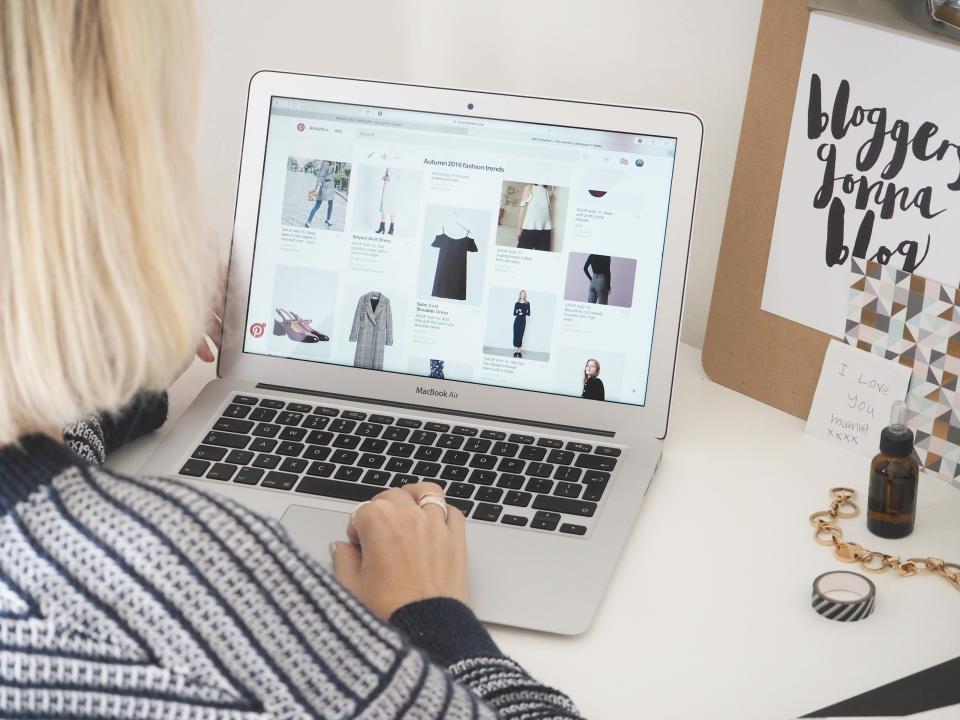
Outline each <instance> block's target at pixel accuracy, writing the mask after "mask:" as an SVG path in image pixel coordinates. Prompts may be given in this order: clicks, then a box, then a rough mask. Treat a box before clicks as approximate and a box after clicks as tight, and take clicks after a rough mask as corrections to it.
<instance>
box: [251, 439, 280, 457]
mask: <svg viewBox="0 0 960 720" xmlns="http://www.w3.org/2000/svg"><path fill="white" fill-rule="evenodd" d="M276 446H277V441H276V440H270V439H268V438H254V440H253V442H252V443H250V447H249V448H247V449H248V450H253V451H254V452H265V453H269V452H273V449H274V448H275V447H276Z"/></svg>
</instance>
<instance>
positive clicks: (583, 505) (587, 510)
mask: <svg viewBox="0 0 960 720" xmlns="http://www.w3.org/2000/svg"><path fill="white" fill-rule="evenodd" d="M533 507H534V508H536V509H537V510H549V511H551V512H558V513H566V514H567V515H579V516H581V517H592V516H593V514H594V513H595V512H596V511H597V504H596V503H594V502H584V501H582V500H568V499H567V498H560V497H556V496H555V495H537V496H536V497H535V498H534V499H533Z"/></svg>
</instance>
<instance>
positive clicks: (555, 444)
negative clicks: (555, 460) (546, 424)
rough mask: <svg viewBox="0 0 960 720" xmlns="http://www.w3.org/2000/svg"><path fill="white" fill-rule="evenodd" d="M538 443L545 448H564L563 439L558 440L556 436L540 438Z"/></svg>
mask: <svg viewBox="0 0 960 720" xmlns="http://www.w3.org/2000/svg"><path fill="white" fill-rule="evenodd" d="M537 445H539V446H540V447H545V448H562V447H563V440H557V439H556V438H540V439H539V440H537Z"/></svg>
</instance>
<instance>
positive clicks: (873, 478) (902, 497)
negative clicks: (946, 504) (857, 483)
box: [867, 400, 920, 538]
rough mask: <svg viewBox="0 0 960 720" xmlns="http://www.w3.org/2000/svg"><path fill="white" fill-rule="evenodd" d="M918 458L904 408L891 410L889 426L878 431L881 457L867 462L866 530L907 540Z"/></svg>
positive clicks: (913, 514)
mask: <svg viewBox="0 0 960 720" xmlns="http://www.w3.org/2000/svg"><path fill="white" fill-rule="evenodd" d="M919 477H920V459H919V458H918V457H917V453H916V452H915V451H914V449H913V431H912V430H910V428H908V427H907V405H906V403H904V402H903V401H902V400H897V401H896V402H895V403H894V404H893V407H891V408H890V425H889V426H887V427H885V428H884V429H883V430H881V431H880V454H879V455H877V456H876V457H874V458H873V461H872V462H871V463H870V490H869V493H868V495H867V529H868V530H869V531H870V532H872V533H873V534H874V535H879V536H880V537H884V538H901V537H906V536H907V535H909V534H910V533H912V532H913V526H914V523H915V522H916V519H917V484H918V481H919Z"/></svg>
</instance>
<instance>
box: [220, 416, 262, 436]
mask: <svg viewBox="0 0 960 720" xmlns="http://www.w3.org/2000/svg"><path fill="white" fill-rule="evenodd" d="M252 427H253V422H251V421H250V420H234V419H233V418H228V417H222V418H220V419H219V420H217V421H216V422H215V423H214V424H213V429H214V430H222V431H223V432H232V433H241V434H245V433H248V432H250V429H251V428H252Z"/></svg>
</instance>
